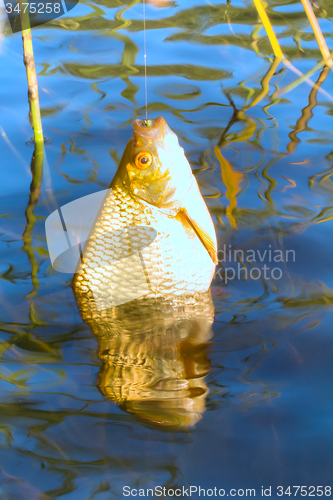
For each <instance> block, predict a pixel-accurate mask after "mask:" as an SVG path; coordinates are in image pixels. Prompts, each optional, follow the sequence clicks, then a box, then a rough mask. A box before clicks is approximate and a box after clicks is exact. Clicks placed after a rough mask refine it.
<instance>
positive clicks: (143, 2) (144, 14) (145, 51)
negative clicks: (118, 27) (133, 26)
mask: <svg viewBox="0 0 333 500" xmlns="http://www.w3.org/2000/svg"><path fill="white" fill-rule="evenodd" d="M142 5H143V51H144V56H143V57H144V61H145V100H146V122H147V120H148V94H147V41H146V0H142Z"/></svg>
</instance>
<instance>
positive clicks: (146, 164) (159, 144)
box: [72, 116, 217, 311]
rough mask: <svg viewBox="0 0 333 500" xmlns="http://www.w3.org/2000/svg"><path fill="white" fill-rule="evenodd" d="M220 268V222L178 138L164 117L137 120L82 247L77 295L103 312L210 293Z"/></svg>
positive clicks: (80, 301) (77, 279) (75, 286)
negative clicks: (139, 302) (215, 221)
mask: <svg viewBox="0 0 333 500" xmlns="http://www.w3.org/2000/svg"><path fill="white" fill-rule="evenodd" d="M87 209H88V210H89V207H87ZM216 264H217V240H216V233H215V228H214V224H213V221H212V218H211V215H210V213H209V211H208V208H207V206H206V203H205V201H204V199H203V197H202V195H201V193H200V189H199V186H198V183H197V181H196V179H195V177H194V175H193V173H192V170H191V167H190V164H189V162H188V161H187V159H186V157H185V154H184V150H183V148H182V147H181V146H180V145H179V142H178V138H177V135H176V134H175V133H174V132H173V131H172V130H171V129H170V128H169V126H168V125H167V123H166V121H165V119H164V118H163V117H162V116H159V117H158V118H156V119H149V120H142V119H137V120H135V121H134V123H133V136H132V137H131V138H130V140H129V142H128V143H127V146H126V147H125V150H124V153H123V156H122V158H121V161H120V163H119V167H118V169H117V171H116V173H115V176H114V178H113V180H112V182H111V184H110V187H109V189H108V190H107V192H106V194H105V197H104V199H103V201H102V203H101V206H100V209H99V211H98V213H97V216H96V218H95V221H94V223H93V225H92V228H91V231H90V233H89V236H88V239H87V241H86V242H85V245H84V248H83V249H82V250H81V258H80V261H79V263H78V266H77V268H76V272H75V274H74V277H73V281H72V287H73V290H74V294H75V297H76V298H77V300H78V302H79V303H80V304H84V302H85V301H87V303H89V307H91V302H92V301H95V306H96V310H97V311H102V310H107V309H108V308H110V307H115V306H118V305H121V304H124V303H126V302H130V301H132V300H136V299H138V298H140V297H143V296H145V297H147V298H161V297H164V298H168V297H169V298H170V297H171V298H172V297H175V296H182V295H184V296H186V295H188V294H193V293H203V292H206V291H207V290H208V289H209V287H210V284H211V281H212V278H213V275H214V271H215V266H216ZM82 307H84V306H83V305H82Z"/></svg>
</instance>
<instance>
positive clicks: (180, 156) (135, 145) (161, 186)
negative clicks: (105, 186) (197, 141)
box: [111, 116, 194, 208]
mask: <svg viewBox="0 0 333 500" xmlns="http://www.w3.org/2000/svg"><path fill="white" fill-rule="evenodd" d="M133 132H134V134H133V137H131V139H130V140H129V142H128V144H127V146H126V148H125V151H124V154H123V157H122V159H121V162H120V164H119V168H118V171H117V174H116V176H115V179H114V181H113V184H111V186H112V187H114V185H115V184H117V183H118V182H119V181H120V182H121V183H122V184H123V185H125V186H126V188H127V189H128V190H129V192H130V194H131V195H132V196H133V197H134V198H139V199H141V200H144V201H146V202H147V203H150V204H151V205H154V206H156V207H159V208H165V207H166V208H168V207H173V206H175V205H177V204H178V203H179V202H180V201H181V200H182V199H183V198H184V197H185V196H186V194H187V193H188V191H189V190H190V188H191V186H192V183H193V181H194V177H193V174H192V170H191V167H190V165H189V163H188V161H187V159H186V157H185V154H184V150H183V148H182V147H181V146H180V145H179V142H178V138H177V136H176V134H175V133H174V132H173V131H172V130H171V129H170V128H169V126H168V125H167V123H166V121H165V120H164V118H163V117H162V116H159V117H158V118H155V119H152V120H142V119H138V120H135V122H134V123H133Z"/></svg>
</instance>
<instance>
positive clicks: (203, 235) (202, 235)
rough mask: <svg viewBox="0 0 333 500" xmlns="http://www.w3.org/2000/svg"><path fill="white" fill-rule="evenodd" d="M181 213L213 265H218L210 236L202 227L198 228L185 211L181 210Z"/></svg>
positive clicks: (214, 245)
mask: <svg viewBox="0 0 333 500" xmlns="http://www.w3.org/2000/svg"><path fill="white" fill-rule="evenodd" d="M181 213H182V214H183V215H184V217H185V219H186V220H187V222H189V223H190V225H191V226H192V228H193V229H194V231H195V232H196V234H197V235H198V237H199V239H200V240H201V242H202V243H203V245H204V247H205V248H206V250H207V252H208V253H209V255H210V257H211V259H212V261H213V262H214V264H218V260H217V248H216V243H215V242H214V241H213V239H212V238H211V237H210V235H209V234H208V233H207V232H206V231H205V230H204V229H203V228H202V227H200V226H199V225H198V224H197V223H196V221H195V220H194V219H192V218H191V217H190V215H189V214H188V212H187V210H186V209H183V210H182V211H181Z"/></svg>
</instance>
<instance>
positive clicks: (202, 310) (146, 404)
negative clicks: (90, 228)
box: [83, 291, 214, 431]
mask: <svg viewBox="0 0 333 500" xmlns="http://www.w3.org/2000/svg"><path fill="white" fill-rule="evenodd" d="M86 312H87V310H86ZM83 318H84V320H85V321H86V323H87V324H88V325H89V326H90V328H91V330H92V332H93V333H94V334H95V335H96V337H97V340H98V356H99V358H100V359H101V361H102V366H101V369H100V373H99V376H98V382H97V386H98V388H99V390H100V392H101V394H102V395H103V396H104V397H105V398H106V399H107V400H109V401H112V402H113V403H115V404H117V405H118V406H119V408H120V409H121V410H123V411H124V412H126V413H128V414H130V415H132V416H133V417H135V418H136V419H137V420H138V421H140V422H143V423H145V424H148V425H150V426H152V427H155V428H159V429H160V430H166V431H169V430H172V431H187V430H188V429H191V428H193V427H194V426H195V425H196V424H197V423H198V422H200V421H201V420H202V418H203V414H204V412H205V409H206V398H207V395H208V393H209V389H208V385H207V384H206V382H205V377H206V376H207V374H208V373H209V371H210V361H209V358H208V346H209V342H210V340H211V338H212V335H213V334H212V328H211V327H212V324H213V321H214V305H213V301H212V297H211V293H210V291H208V292H204V293H197V294H191V295H187V296H186V298H184V297H183V296H178V298H177V299H175V298H173V299H172V300H170V299H166V298H164V297H160V298H155V299H154V298H147V297H141V298H139V299H136V300H134V301H131V302H127V303H125V304H122V305H119V306H117V307H113V308H109V309H108V310H107V311H105V310H103V311H98V312H96V311H95V313H94V314H93V315H91V314H87V315H85V316H84V317H83Z"/></svg>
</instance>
